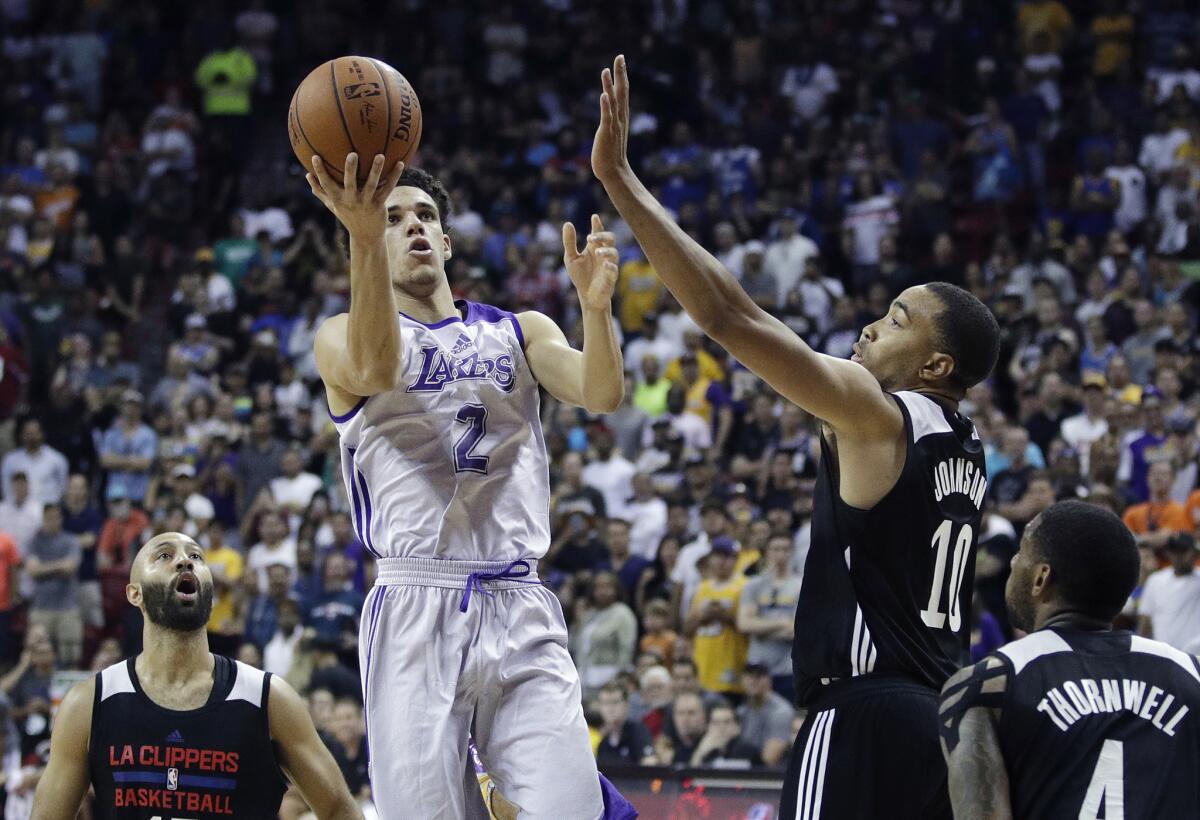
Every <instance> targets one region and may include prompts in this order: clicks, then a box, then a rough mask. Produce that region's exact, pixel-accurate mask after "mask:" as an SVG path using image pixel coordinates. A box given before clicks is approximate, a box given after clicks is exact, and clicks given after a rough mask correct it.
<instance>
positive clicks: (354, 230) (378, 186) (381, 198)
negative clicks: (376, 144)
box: [305, 152, 404, 236]
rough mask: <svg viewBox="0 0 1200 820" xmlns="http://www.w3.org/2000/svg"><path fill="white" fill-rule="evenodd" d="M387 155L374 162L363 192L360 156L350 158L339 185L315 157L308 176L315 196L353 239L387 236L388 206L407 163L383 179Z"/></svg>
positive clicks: (381, 155) (378, 157)
mask: <svg viewBox="0 0 1200 820" xmlns="http://www.w3.org/2000/svg"><path fill="white" fill-rule="evenodd" d="M383 159H384V158H383V154H376V155H375V159H374V160H373V161H372V162H371V172H370V173H369V174H368V175H367V181H366V182H365V183H363V186H362V188H361V189H360V188H359V187H358V154H356V153H353V152H351V153H349V154H347V155H346V166H345V169H344V172H343V174H342V182H341V183H340V184H339V183H338V182H336V181H334V179H333V178H332V177H331V176H329V173H328V172H327V171H326V170H325V164H324V163H323V162H322V161H321V158H320V157H319V156H317V155H315V154H314V155H313V158H312V167H313V170H312V172H311V173H309V174H307V175H306V176H305V179H307V180H308V186H309V187H310V188H311V189H312V192H313V195H314V196H315V197H316V198H317V199H319V200H321V203H322V204H323V205H324V206H325V207H326V208H328V209H329V210H330V211H332V212H333V215H334V216H336V217H337V218H338V221H340V222H341V223H342V225H344V226H345V228H346V230H348V231H349V232H350V235H351V236H363V235H368V234H371V233H378V234H379V235H382V234H383V229H384V228H386V227H387V208H386V207H385V205H384V203H385V202H386V201H387V198H388V194H390V193H391V192H392V189H393V188H395V187H396V182H397V181H398V180H399V179H400V174H401V173H403V172H404V163H403V162H397V163H396V165H395V167H394V168H392V170H391V172H390V173H389V174H388V175H387V177H386V178H382V179H381V177H383Z"/></svg>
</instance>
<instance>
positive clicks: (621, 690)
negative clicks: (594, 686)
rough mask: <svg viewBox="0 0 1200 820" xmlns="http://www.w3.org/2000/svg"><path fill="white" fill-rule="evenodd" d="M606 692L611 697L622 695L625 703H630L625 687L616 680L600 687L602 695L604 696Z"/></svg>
mask: <svg viewBox="0 0 1200 820" xmlns="http://www.w3.org/2000/svg"><path fill="white" fill-rule="evenodd" d="M605 692H607V693H609V694H610V695H620V696H621V700H623V701H625V702H628V701H629V693H628V692H626V691H625V687H624V686H622V685H621V684H620V683H619V682H617V681H615V680H610V681H609V682H608V683H606V684H604V685H603V686H601V687H600V694H601V695H603V694H604V693H605Z"/></svg>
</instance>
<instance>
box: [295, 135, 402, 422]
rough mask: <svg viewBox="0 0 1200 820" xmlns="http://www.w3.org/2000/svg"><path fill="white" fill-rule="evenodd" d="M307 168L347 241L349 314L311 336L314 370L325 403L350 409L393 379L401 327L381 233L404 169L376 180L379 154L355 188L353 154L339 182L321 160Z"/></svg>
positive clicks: (355, 157)
mask: <svg viewBox="0 0 1200 820" xmlns="http://www.w3.org/2000/svg"><path fill="white" fill-rule="evenodd" d="M312 167H313V172H312V173H310V174H308V177H307V179H308V184H309V187H311V188H312V192H313V195H314V196H316V197H317V199H319V200H321V202H322V203H323V204H324V205H325V207H326V208H328V209H329V210H330V211H332V212H333V214H334V216H336V217H337V218H338V221H340V222H341V223H342V225H343V226H344V227H345V228H346V231H347V232H348V233H349V235H350V312H349V314H345V313H343V314H339V315H337V316H333V317H330V318H329V319H326V320H325V322H324V323H322V325H321V328H320V329H319V330H318V331H317V338H316V342H315V343H314V347H315V353H316V360H317V370H318V371H319V372H320V374H321V379H322V380H323V381H324V382H325V386H326V388H329V389H330V393H331V397H332V396H337V397H338V398H339V399H342V400H343V401H344V402H345V403H346V404H353V403H354V400H355V397H360V396H372V395H374V394H376V393H381V392H383V391H385V390H390V389H391V388H392V387H394V386H395V385H396V379H397V378H398V376H399V367H400V328H399V325H398V324H397V321H396V297H395V294H394V293H393V291H392V277H391V268H390V266H389V264H388V249H387V243H386V242H385V240H384V231H385V230H386V229H387V224H388V214H387V205H386V202H387V197H388V194H390V193H391V191H392V189H393V188H395V187H396V182H397V181H398V180H399V179H400V174H401V172H402V171H403V170H404V163H402V162H398V163H396V166H395V167H394V168H393V169H392V170H391V172H390V173H389V174H388V175H387V177H386V178H385V179H381V177H382V175H383V156H382V155H377V156H376V157H375V159H374V161H373V162H372V164H371V172H370V174H369V175H368V176H367V181H366V183H364V185H363V187H362V189H361V190H360V189H359V187H358V181H357V180H358V177H357V174H358V155H357V154H353V153H352V154H349V155H347V157H346V167H345V173H344V176H343V180H342V183H341V184H339V183H337V182H336V181H334V180H333V179H332V178H331V177H330V176H329V174H328V173H327V172H326V171H325V167H324V163H323V162H322V161H321V159H320V157H316V156H314V157H313V163H312ZM331 409H333V408H331Z"/></svg>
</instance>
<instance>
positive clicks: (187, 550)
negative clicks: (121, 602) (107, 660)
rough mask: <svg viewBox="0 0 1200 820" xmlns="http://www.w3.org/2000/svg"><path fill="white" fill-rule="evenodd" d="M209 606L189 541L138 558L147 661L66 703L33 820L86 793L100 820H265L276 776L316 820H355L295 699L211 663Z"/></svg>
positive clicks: (133, 582)
mask: <svg viewBox="0 0 1200 820" xmlns="http://www.w3.org/2000/svg"><path fill="white" fill-rule="evenodd" d="M212 593H213V584H212V573H211V572H210V571H209V569H208V565H207V564H205V562H204V550H203V549H201V548H200V546H199V545H198V544H196V542H195V541H193V540H192V539H191V538H189V537H188V536H186V535H183V534H182V533H178V532H167V533H163V534H161V535H157V536H155V537H154V538H152V539H151V540H150V541H149V542H147V543H146V545H145V546H144V547H142V549H141V550H140V551H139V552H138V554H137V556H136V557H135V558H134V561H133V566H132V568H131V569H130V573H129V585H128V586H127V587H126V588H125V596H126V598H127V599H128V600H129V603H131V604H132V605H133V606H136V607H137V608H138V609H140V610H141V611H142V615H143V616H144V618H145V626H144V627H143V630H142V642H143V643H142V645H143V649H142V653H141V654H140V655H138V656H137V657H136V658H130V659H129V660H125V661H121V662H120V663H116V664H113V665H112V666H110V667H108V668H107V669H105V670H104V671H102V672H100V673H99V674H97V675H96V677H95V678H93V679H90V680H88V681H85V682H82V683H78V684H76V685H75V686H74V687H73V688H72V689H71V691H69V692H68V693H67V696H66V697H65V698H64V699H63V702H62V705H61V706H60V707H59V710H58V715H57V716H56V718H55V720H54V734H53V735H52V736H51V739H50V762H49V764H48V765H47V766H46V771H45V773H44V774H43V775H42V779H41V781H40V782H39V783H38V788H37V794H36V796H35V798H34V804H33V817H34V820H73V818H74V817H75V815H76V813H77V812H78V811H79V805H80V802H81V801H82V800H83V797H84V795H85V794H86V793H87V790H88V786H89V785H91V786H92V787H94V788H95V791H96V799H95V816H96V817H97V818H99V819H100V820H118V819H119V820H125V818H129V819H130V820H133V819H134V818H136V820H145V818H150V817H187V818H192V820H217V819H218V818H229V817H237V818H239V820H240V818H246V819H247V820H274V818H275V817H276V816H277V815H278V812H279V803H280V800H281V799H282V797H283V793H284V791H285V790H286V788H287V782H286V781H285V780H284V774H286V775H287V777H288V778H290V779H291V780H292V782H293V783H295V784H296V787H297V788H298V789H299V791H300V794H301V795H302V796H303V797H304V799H305V801H306V802H307V803H308V804H309V806H311V807H312V809H313V810H314V811H315V812H316V814H317V816H318V817H320V818H322V819H323V820H324V818H336V820H357V819H359V818H361V817H362V812H361V811H359V808H358V805H357V804H356V803H355V802H354V800H353V798H352V797H351V796H350V792H349V790H348V789H347V788H346V783H345V781H344V780H343V779H342V774H341V772H340V771H339V770H338V767H337V764H336V763H335V762H334V760H333V756H332V755H330V753H329V750H328V749H326V748H325V744H324V743H322V742H321V739H320V738H319V737H318V736H317V731H316V729H315V728H313V724H312V719H311V718H310V717H309V715H308V710H307V709H306V708H305V706H304V702H303V701H302V700H300V696H299V695H297V694H296V692H295V690H294V689H292V687H291V686H289V685H288V684H287V683H286V682H285V681H283V680H282V679H281V678H278V677H275V676H274V675H271V674H269V673H266V672H262V671H260V670H258V669H255V668H253V667H251V666H247V665H246V664H244V663H241V662H240V661H231V660H229V659H228V658H225V657H221V656H218V655H213V654H212V653H210V652H209V651H208V633H207V629H206V627H207V625H208V618H209V615H210V614H211V613H212ZM281 772H282V773H281Z"/></svg>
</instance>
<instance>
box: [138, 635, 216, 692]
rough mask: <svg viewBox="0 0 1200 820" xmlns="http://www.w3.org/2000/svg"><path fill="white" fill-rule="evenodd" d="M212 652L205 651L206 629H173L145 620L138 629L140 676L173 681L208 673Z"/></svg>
mask: <svg viewBox="0 0 1200 820" xmlns="http://www.w3.org/2000/svg"><path fill="white" fill-rule="evenodd" d="M212 668H213V659H212V655H210V654H209V652H208V633H207V632H206V631H205V630H203V629H198V630H196V631H195V632H176V631H174V630H171V629H163V628H162V627H158V626H155V625H154V624H151V623H147V624H146V628H145V630H144V631H143V633H142V654H140V655H138V659H137V673H138V678H140V679H151V680H154V681H156V682H159V683H167V684H174V683H180V682H182V681H185V680H191V679H194V678H195V677H196V676H197V675H206V674H211V673H212Z"/></svg>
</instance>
